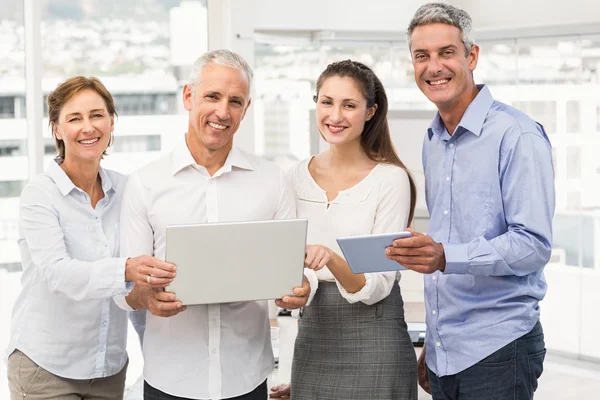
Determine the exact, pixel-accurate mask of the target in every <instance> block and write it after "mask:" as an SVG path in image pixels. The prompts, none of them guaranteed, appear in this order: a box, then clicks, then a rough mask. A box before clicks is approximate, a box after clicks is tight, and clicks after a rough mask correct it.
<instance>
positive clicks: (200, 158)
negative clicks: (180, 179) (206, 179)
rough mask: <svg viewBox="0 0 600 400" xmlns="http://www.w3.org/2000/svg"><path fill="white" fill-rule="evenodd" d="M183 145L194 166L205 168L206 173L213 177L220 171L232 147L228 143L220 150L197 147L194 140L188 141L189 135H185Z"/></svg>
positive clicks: (230, 143) (231, 144)
mask: <svg viewBox="0 0 600 400" xmlns="http://www.w3.org/2000/svg"><path fill="white" fill-rule="evenodd" d="M185 143H186V145H187V147H188V150H189V151H190V153H191V154H192V157H193V158H194V161H195V162H196V164H198V165H201V166H203V167H204V168H206V171H207V172H208V174H209V175H210V176H213V175H214V174H215V173H216V172H217V171H218V170H219V169H221V167H223V165H225V161H226V160H227V156H229V152H230V151H231V148H232V147H233V143H232V142H229V143H228V144H226V145H225V146H223V147H221V148H220V149H217V150H210V149H207V148H206V147H205V146H199V145H198V143H197V142H196V141H195V140H190V139H189V135H186V138H185Z"/></svg>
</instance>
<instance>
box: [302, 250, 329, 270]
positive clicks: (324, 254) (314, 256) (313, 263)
mask: <svg viewBox="0 0 600 400" xmlns="http://www.w3.org/2000/svg"><path fill="white" fill-rule="evenodd" d="M332 257H333V254H332V252H331V250H330V249H329V248H328V247H325V246H321V245H320V244H308V245H306V256H305V258H304V266H305V267H306V268H309V269H313V270H315V271H318V270H320V269H321V268H323V267H324V266H325V265H327V263H328V262H329V261H331V258H332Z"/></svg>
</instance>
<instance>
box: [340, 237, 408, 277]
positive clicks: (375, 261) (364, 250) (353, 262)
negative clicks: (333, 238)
mask: <svg viewBox="0 0 600 400" xmlns="http://www.w3.org/2000/svg"><path fill="white" fill-rule="evenodd" d="M411 236H412V235H411V233H410V232H406V231H403V232H395V233H382V234H376V235H365V236H350V237H340V238H337V242H338V244H339V246H340V249H342V253H343V254H344V258H345V259H346V261H347V262H348V265H349V266H350V269H351V270H352V272H354V273H355V274H361V273H366V272H384V271H399V270H403V269H406V267H404V266H402V265H400V264H398V263H397V262H396V261H392V260H390V259H388V258H387V257H386V255H385V248H386V247H390V246H391V245H392V243H393V242H394V240H396V239H401V238H408V237H411Z"/></svg>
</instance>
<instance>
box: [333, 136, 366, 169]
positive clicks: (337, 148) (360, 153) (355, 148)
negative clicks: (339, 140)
mask: <svg viewBox="0 0 600 400" xmlns="http://www.w3.org/2000/svg"><path fill="white" fill-rule="evenodd" d="M324 156H325V157H324V158H325V161H326V163H327V164H328V167H329V168H333V169H339V170H348V169H354V168H356V167H357V165H360V164H362V163H368V162H370V161H371V159H370V158H369V157H368V156H367V154H366V153H365V151H364V150H363V148H362V146H361V145H360V140H355V141H353V142H350V143H344V144H339V145H330V146H329V149H328V150H327V152H326V153H325V154H324Z"/></svg>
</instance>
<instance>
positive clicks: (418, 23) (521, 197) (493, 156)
mask: <svg viewBox="0 0 600 400" xmlns="http://www.w3.org/2000/svg"><path fill="white" fill-rule="evenodd" d="M471 35H472V34H471V18H470V16H469V15H468V14H467V13H466V12H465V11H463V10H460V9H457V8H455V7H453V6H451V5H448V4H440V3H431V4H426V5H424V6H422V7H421V8H419V10H417V12H416V14H415V15H414V17H413V19H412V21H411V23H410V26H409V28H408V39H409V48H410V51H411V55H412V60H413V66H414V71H415V80H416V82H417V85H418V86H419V88H420V89H421V91H422V92H423V93H424V94H425V95H426V96H427V98H428V99H429V100H430V101H431V102H433V103H434V104H435V105H436V106H437V108H438V113H437V115H436V116H435V118H434V120H433V122H432V123H431V126H430V127H429V129H428V131H427V134H426V137H425V140H424V144H423V166H424V172H425V180H426V182H425V184H426V198H427V199H426V200H427V207H428V209H429V213H430V216H431V221H430V226H429V232H428V235H423V234H420V233H414V236H413V237H412V238H409V239H399V240H397V241H395V242H394V245H393V247H390V248H388V249H386V252H387V254H388V257H389V258H391V259H393V260H395V261H397V262H399V263H400V264H402V265H404V266H406V267H407V268H409V269H411V270H414V271H418V272H420V273H423V274H426V275H425V277H424V279H425V297H426V299H425V303H426V310H427V317H426V318H427V338H426V346H425V347H424V348H423V352H422V354H421V357H420V359H419V383H420V385H421V386H422V387H423V388H424V389H425V390H426V391H428V392H429V391H430V392H431V394H432V395H433V399H434V400H442V399H444V400H446V399H452V400H471V399H473V400H481V399H486V400H494V399H497V400H506V399H532V398H533V392H534V391H535V389H536V388H537V379H538V378H539V377H540V375H541V373H542V370H543V361H544V356H545V352H546V350H545V347H544V334H543V330H542V327H541V325H540V322H539V314H540V309H539V305H538V303H539V301H540V300H542V299H543V298H544V295H545V293H546V281H545V279H544V275H543V268H544V265H545V264H546V263H547V262H548V260H549V258H550V251H551V247H552V216H553V213H554V172H553V167H552V155H551V146H550V142H549V140H548V137H547V136H546V133H545V132H544V129H543V127H542V126H541V125H540V124H538V123H536V122H535V121H533V120H532V119H531V118H530V117H528V116H527V115H525V114H524V113H522V112H520V111H519V110H516V109H514V108H512V107H510V106H508V105H506V104H503V103H500V102H498V101H496V100H494V99H493V97H492V95H491V93H490V90H489V89H488V87H487V86H485V85H476V84H475V82H474V80H473V70H474V69H475V67H476V66H477V60H478V56H479V47H478V46H477V45H475V44H473V39H472V36H471Z"/></svg>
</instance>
